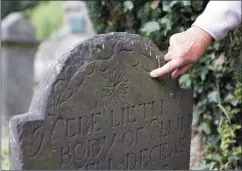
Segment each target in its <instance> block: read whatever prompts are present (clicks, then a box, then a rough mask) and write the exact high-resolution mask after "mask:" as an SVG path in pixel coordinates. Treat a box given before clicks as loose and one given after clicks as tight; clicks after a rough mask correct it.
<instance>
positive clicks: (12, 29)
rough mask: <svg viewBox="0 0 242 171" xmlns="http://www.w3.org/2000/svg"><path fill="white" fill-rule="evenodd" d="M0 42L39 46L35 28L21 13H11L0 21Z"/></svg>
mask: <svg viewBox="0 0 242 171" xmlns="http://www.w3.org/2000/svg"><path fill="white" fill-rule="evenodd" d="M1 32H2V33H1V42H20V43H21V42H23V43H25V42H26V43H33V44H39V42H40V41H39V40H37V38H36V35H35V34H36V33H35V28H34V27H33V26H32V24H30V23H29V21H28V19H27V17H26V15H25V14H24V13H23V12H12V13H10V14H9V15H7V16H6V17H5V18H3V20H2V21H1Z"/></svg>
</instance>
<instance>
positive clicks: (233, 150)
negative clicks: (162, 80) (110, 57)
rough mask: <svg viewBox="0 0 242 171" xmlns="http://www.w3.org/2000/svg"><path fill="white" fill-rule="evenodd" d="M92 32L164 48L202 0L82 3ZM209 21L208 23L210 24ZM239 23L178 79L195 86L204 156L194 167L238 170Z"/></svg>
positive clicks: (241, 144)
mask: <svg viewBox="0 0 242 171" xmlns="http://www.w3.org/2000/svg"><path fill="white" fill-rule="evenodd" d="M86 3H87V6H88V8H89V15H90V17H91V19H92V21H93V26H94V29H95V30H96V32H97V33H98V34H99V33H107V32H113V31H116V32H129V33H136V34H140V35H142V36H145V37H148V38H150V39H151V40H153V41H154V42H155V43H156V45H157V46H158V47H159V48H160V50H162V51H167V48H168V46H169V44H168V42H169V38H170V36H171V35H172V34H174V33H177V32H181V31H184V30H186V29H187V28H189V27H190V26H191V24H192V23H193V22H194V21H195V19H196V18H197V16H198V15H199V14H201V12H202V11H203V10H204V9H205V7H206V5H207V3H208V0H205V1H174V0H173V1H157V0H156V1H144V0H131V1H113V0H100V1H87V2H86ZM211 24H212V23H211ZM241 36H242V30H241V27H240V28H238V29H236V30H234V31H233V32H231V33H230V35H229V36H228V37H227V38H225V39H224V40H222V41H220V42H215V43H214V44H213V45H211V46H210V47H209V48H208V50H207V52H206V54H205V55H204V56H203V57H202V58H201V60H200V61H199V62H198V63H197V64H196V65H195V66H194V67H193V68H192V69H191V70H190V71H189V73H187V74H185V75H183V76H182V77H180V79H179V82H180V85H181V86H182V87H184V88H186V87H193V89H194V99H195V105H194V112H193V124H196V125H198V126H199V128H200V130H201V131H202V132H203V134H204V135H205V136H204V145H205V153H204V158H203V159H202V160H201V161H200V163H198V164H197V165H196V166H195V167H194V169H219V170H220V169H242V149H241V148H242V137H241V135H242V129H241V125H242V53H241V46H242V44H241Z"/></svg>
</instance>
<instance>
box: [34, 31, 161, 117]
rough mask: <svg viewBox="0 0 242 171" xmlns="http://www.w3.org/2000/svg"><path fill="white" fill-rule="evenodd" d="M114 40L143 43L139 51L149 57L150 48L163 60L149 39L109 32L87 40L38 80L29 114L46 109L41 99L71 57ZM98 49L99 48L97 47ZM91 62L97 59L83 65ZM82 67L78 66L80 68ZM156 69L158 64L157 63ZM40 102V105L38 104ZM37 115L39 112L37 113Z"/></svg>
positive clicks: (87, 60)
mask: <svg viewBox="0 0 242 171" xmlns="http://www.w3.org/2000/svg"><path fill="white" fill-rule="evenodd" d="M113 39H115V41H116V42H119V43H125V41H126V42H129V43H132V44H135V43H140V42H143V43H144V45H143V46H144V49H141V50H143V51H147V55H149V53H150V50H151V48H152V49H153V50H156V51H157V52H158V53H159V54H156V55H157V56H162V58H161V60H164V59H163V53H162V52H161V51H160V50H159V49H158V47H157V46H156V45H155V44H154V43H153V42H152V41H151V40H149V39H147V38H145V37H142V36H140V35H137V34H132V33H127V32H110V33H107V34H99V35H96V36H94V37H92V38H89V39H87V40H86V41H84V42H81V43H79V44H77V45H76V46H75V47H73V48H72V50H70V51H69V52H67V53H65V54H63V55H62V56H61V57H60V58H59V59H58V60H57V61H56V62H55V64H53V65H52V66H51V68H50V70H49V72H47V73H46V74H45V76H44V77H42V79H41V80H40V82H39V84H38V86H37V87H36V90H35V93H34V96H33V98H32V103H31V105H30V108H29V112H34V111H36V109H38V111H42V110H43V109H44V108H45V107H46V103H45V102H46V101H47V99H43V97H47V96H49V94H50V91H51V88H52V86H53V84H54V82H55V80H56V79H57V77H58V74H59V73H60V72H61V70H63V67H64V66H65V65H66V64H67V63H69V62H71V60H72V58H71V57H72V56H75V55H76V54H78V55H79V54H80V53H81V52H82V51H83V50H84V49H85V48H87V47H88V46H89V45H91V44H92V46H93V47H95V46H99V45H100V44H103V43H104V42H106V41H109V40H113ZM98 48H99V47H98ZM155 58H156V57H155V56H153V60H155V61H156V62H157V60H156V59H155ZM93 60H98V58H95V59H92V58H91V57H89V58H86V59H85V61H86V62H85V64H87V63H89V62H92V61H93ZM81 66H83V65H80V67H81ZM157 67H158V63H157ZM40 101H41V103H40ZM38 113H39V112H38Z"/></svg>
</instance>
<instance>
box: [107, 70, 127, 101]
mask: <svg viewBox="0 0 242 171" xmlns="http://www.w3.org/2000/svg"><path fill="white" fill-rule="evenodd" d="M127 93H128V79H127V78H126V75H125V74H124V73H123V72H121V71H118V70H113V71H112V72H109V74H107V77H106V79H104V88H103V94H104V97H105V98H106V99H107V100H110V101H120V100H123V99H124V98H125V97H126V96H127Z"/></svg>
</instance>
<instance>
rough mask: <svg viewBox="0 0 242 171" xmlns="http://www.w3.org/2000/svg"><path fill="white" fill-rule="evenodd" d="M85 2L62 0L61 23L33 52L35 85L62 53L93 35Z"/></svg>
mask: <svg viewBox="0 0 242 171" xmlns="http://www.w3.org/2000/svg"><path fill="white" fill-rule="evenodd" d="M85 3H86V2H84V1H63V10H64V17H63V24H62V25H61V26H60V28H59V29H58V30H57V31H56V32H55V33H54V34H52V35H51V37H50V38H48V39H47V40H44V41H43V42H42V43H41V44H40V46H39V47H38V50H37V52H36V54H35V61H34V70H35V72H34V73H35V84H36V85H37V84H38V83H39V81H40V80H41V78H42V77H43V76H44V75H45V74H46V72H47V71H48V70H49V69H50V66H51V65H53V64H54V63H55V62H56V61H57V60H58V59H59V58H60V57H61V56H62V55H63V54H64V53H66V52H68V51H70V49H72V48H73V47H74V46H75V45H76V44H77V43H80V42H83V41H85V40H87V39H88V38H90V37H93V36H94V35H95V32H94V30H93V29H92V23H91V21H90V19H89V16H88V10H87V8H86V4H85ZM78 23H80V25H79V24H78ZM73 30H74V32H73Z"/></svg>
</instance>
